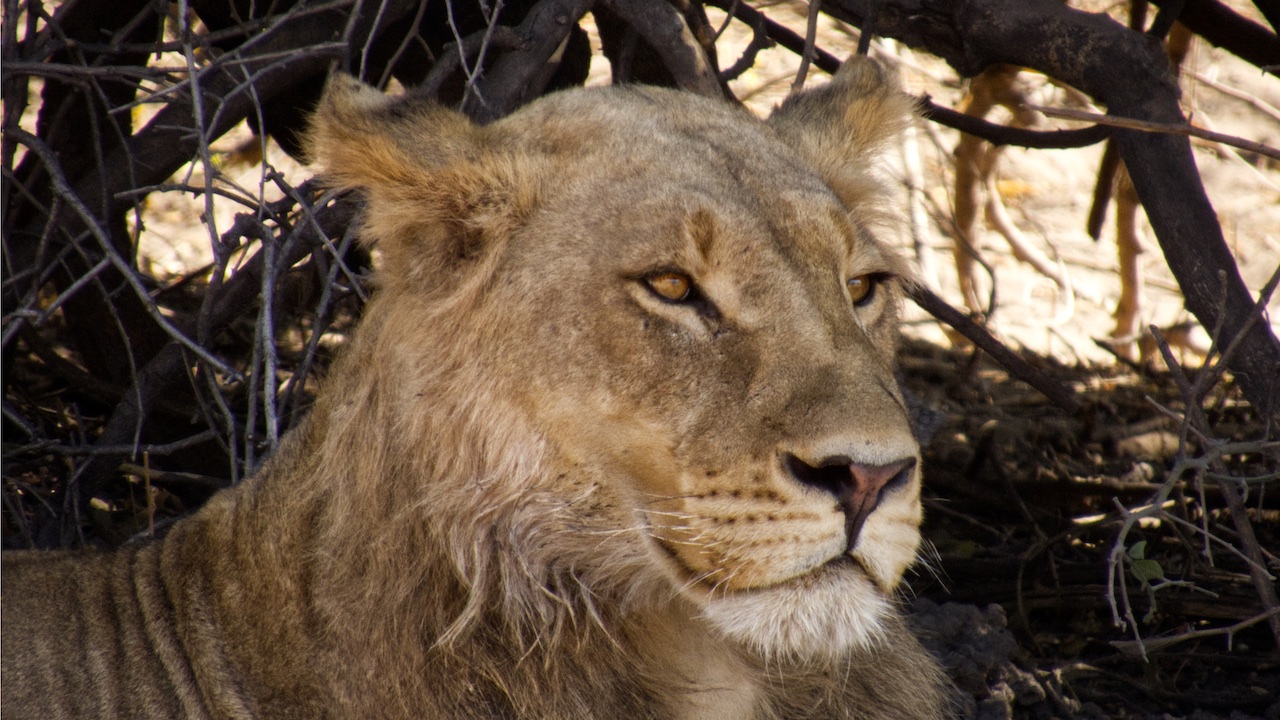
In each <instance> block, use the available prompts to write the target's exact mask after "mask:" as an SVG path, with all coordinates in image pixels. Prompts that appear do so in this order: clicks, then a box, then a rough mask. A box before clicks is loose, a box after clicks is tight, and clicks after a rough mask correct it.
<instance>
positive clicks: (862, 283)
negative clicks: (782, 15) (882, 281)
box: [846, 275, 877, 305]
mask: <svg viewBox="0 0 1280 720" xmlns="http://www.w3.org/2000/svg"><path fill="white" fill-rule="evenodd" d="M876 281H877V278H876V276H874V275H859V276H857V277H852V278H849V282H848V283H846V284H847V285H848V286H849V299H850V300H852V301H853V304H854V305H865V304H866V303H868V302H871V298H872V296H873V295H874V294H875V289H876Z"/></svg>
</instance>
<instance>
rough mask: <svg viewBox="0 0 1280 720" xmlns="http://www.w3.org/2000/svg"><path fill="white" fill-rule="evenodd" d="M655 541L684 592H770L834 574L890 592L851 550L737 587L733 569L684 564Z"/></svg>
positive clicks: (709, 593)
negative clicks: (848, 576)
mask: <svg viewBox="0 0 1280 720" xmlns="http://www.w3.org/2000/svg"><path fill="white" fill-rule="evenodd" d="M651 537H652V535H651ZM653 540H654V544H655V545H657V547H658V548H659V549H660V551H661V553H662V555H663V556H664V557H665V558H666V560H667V561H668V562H669V567H671V568H672V570H673V572H674V573H675V575H676V581H677V586H678V587H680V588H681V589H682V590H685V591H691V590H701V591H702V592H704V593H706V594H707V596H708V597H712V596H716V595H725V594H742V593H748V594H749V593H752V592H757V591H758V592H764V591H769V590H773V589H776V588H781V587H793V586H803V585H805V584H807V583H812V582H815V581H817V580H818V579H819V578H824V577H829V576H831V575H856V576H857V577H859V578H861V579H863V580H865V581H867V582H870V583H871V584H872V585H874V586H875V587H876V589H877V590H879V591H880V592H881V593H882V594H884V595H886V596H888V595H889V593H888V592H887V591H886V589H885V588H884V587H882V586H881V584H880V583H879V582H878V581H877V580H876V578H875V575H874V574H873V573H872V572H871V571H870V569H869V568H867V567H866V565H864V564H863V563H862V561H861V560H859V559H858V558H857V557H855V556H853V555H852V554H851V553H849V552H842V553H840V554H838V555H835V556H834V557H831V558H829V559H828V560H826V561H824V562H820V563H817V564H815V565H813V566H812V567H810V568H808V569H806V570H803V571H800V572H794V573H790V574H788V575H786V576H782V577H779V578H777V579H774V580H772V581H771V582H768V583H760V584H755V585H751V586H745V587H742V586H738V587H735V586H733V585H732V584H731V583H729V582H728V580H729V579H731V578H732V577H733V575H734V573H735V571H734V569H732V568H722V567H717V568H714V569H712V570H709V571H708V570H696V569H694V568H692V567H690V566H689V565H688V564H687V563H685V561H684V560H683V559H682V558H681V557H680V553H679V552H677V551H676V550H675V549H674V548H672V547H671V546H670V545H668V544H667V543H666V542H665V541H663V540H662V539H660V538H657V537H653Z"/></svg>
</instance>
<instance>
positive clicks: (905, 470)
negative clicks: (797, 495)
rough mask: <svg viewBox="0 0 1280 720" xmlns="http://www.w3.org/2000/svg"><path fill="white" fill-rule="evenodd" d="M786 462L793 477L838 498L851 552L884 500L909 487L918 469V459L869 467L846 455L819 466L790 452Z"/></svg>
mask: <svg viewBox="0 0 1280 720" xmlns="http://www.w3.org/2000/svg"><path fill="white" fill-rule="evenodd" d="M783 462H784V463H785V464H786V467H787V472H789V473H791V477H793V478H795V479H796V480H798V481H799V482H801V483H802V484H804V485H808V486H810V487H815V488H818V489H820V490H825V491H827V492H829V493H831V494H832V495H833V496H834V497H835V498H836V502H837V503H839V505H840V509H841V510H842V511H844V527H845V542H846V543H847V545H846V550H852V549H853V546H854V545H856V544H857V542H858V533H860V532H861V531H862V525H863V523H865V522H866V521H867V517H868V516H870V515H871V512H872V511H873V510H875V509H876V506H877V505H879V504H880V500H881V498H883V497H885V496H886V495H888V494H889V493H892V492H893V491H894V490H897V489H898V488H900V487H903V486H904V485H906V484H907V483H908V482H909V481H910V480H911V471H912V470H913V469H914V468H915V466H916V459H915V458H906V459H903V460H897V461H895V462H891V463H888V464H885V465H869V464H867V463H860V462H855V461H854V460H852V459H850V458H848V457H846V456H844V455H833V456H831V457H828V458H824V459H823V460H821V461H820V462H819V463H818V464H817V465H810V464H809V463H808V462H805V461H804V460H801V459H800V458H798V457H796V456H795V455H792V454H790V453H787V454H786V455H785V456H784V457H783Z"/></svg>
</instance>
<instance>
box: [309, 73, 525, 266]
mask: <svg viewBox="0 0 1280 720" xmlns="http://www.w3.org/2000/svg"><path fill="white" fill-rule="evenodd" d="M306 150H307V156H308V159H309V160H310V161H311V162H312V163H314V164H316V165H319V166H320V168H321V172H322V177H323V178H324V179H325V180H326V181H327V182H328V183H329V184H330V185H332V186H334V187H339V188H359V189H362V190H364V191H365V193H366V195H367V196H368V200H369V202H368V206H367V208H366V211H365V213H364V220H363V225H362V229H361V237H362V239H364V240H365V241H368V242H373V243H374V244H376V245H377V246H378V248H379V249H380V250H381V251H382V253H383V256H384V258H385V262H384V263H383V268H384V271H383V272H382V278H383V280H384V282H387V283H389V284H396V283H397V281H400V280H413V279H422V278H424V277H431V278H432V279H433V280H435V281H437V282H438V281H440V280H442V279H444V278H442V277H441V275H448V274H454V275H457V274H459V272H460V271H461V270H462V269H464V268H465V267H466V266H468V265H472V264H474V263H471V262H469V261H473V260H476V259H478V258H480V257H483V256H485V255H487V254H488V253H487V251H488V250H489V249H490V248H491V247H492V246H493V245H494V244H495V243H496V242H497V240H498V239H500V238H504V237H506V236H507V235H509V234H510V232H511V230H512V228H513V226H515V225H518V224H519V223H521V222H522V221H523V218H524V216H525V215H526V214H527V213H528V211H529V209H530V208H532V207H533V205H534V204H535V201H536V192H535V191H534V190H533V189H535V188H537V187H539V183H538V181H537V176H538V175H539V174H540V172H541V163H540V162H539V161H538V158H537V156H536V155H533V154H530V153H526V152H523V151H522V150H521V148H519V147H516V146H515V144H514V143H512V142H509V141H507V140H506V139H505V138H504V137H503V136H502V132H501V131H500V130H498V129H496V128H494V127H492V126H488V127H481V126H478V125H475V124H473V123H472V122H471V121H470V120H469V119H467V117H466V116H465V115H462V114H461V113H459V112H456V111H454V110H451V109H449V108H445V107H441V106H440V105H437V104H436V103H434V102H431V101H429V100H425V99H420V98H413V97H405V96H400V97H392V96H387V95H384V94H383V93H382V92H381V91H379V90H377V89H375V88H372V87H370V86H368V85H365V84H364V83H361V82H360V81H359V80H357V79H355V78H353V77H351V76H350V75H347V74H345V73H338V74H335V75H333V76H332V77H330V78H329V82H328V83H327V84H326V86H325V91H324V95H323V97H322V98H321V100H320V103H319V105H318V106H317V107H316V110H315V112H314V114H313V115H312V116H311V126H310V129H309V131H308V133H307V139H306Z"/></svg>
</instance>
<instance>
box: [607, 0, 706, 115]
mask: <svg viewBox="0 0 1280 720" xmlns="http://www.w3.org/2000/svg"><path fill="white" fill-rule="evenodd" d="M606 4H607V5H608V7H609V8H610V9H611V10H613V11H614V12H615V13H617V15H618V17H620V18H622V19H623V20H624V21H625V22H626V23H627V24H629V25H631V26H632V27H634V28H635V29H636V31H637V32H639V33H640V36H641V37H643V38H644V39H645V40H646V41H647V42H648V43H649V45H651V46H652V47H653V48H654V50H656V51H657V52H658V54H659V55H661V56H662V59H663V61H664V62H665V63H666V66H667V69H668V70H669V71H671V74H672V76H674V77H675V80H676V85H678V86H679V87H681V88H683V89H685V90H688V91H690V92H693V93H697V94H698V95H703V96H705V97H712V98H721V97H724V92H723V91H722V90H721V87H720V82H719V80H718V79H717V77H716V72H715V68H714V67H713V66H712V64H711V62H710V60H709V59H708V58H707V55H706V53H704V52H703V51H702V47H701V46H700V45H699V44H698V41H697V40H696V39H695V38H694V37H693V34H692V33H691V32H690V31H689V27H688V25H687V24H686V23H685V20H684V18H683V17H682V16H681V15H680V13H679V11H677V10H676V9H675V8H674V7H672V6H671V5H668V4H667V3H665V2H650V1H649V0H607V2H606Z"/></svg>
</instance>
